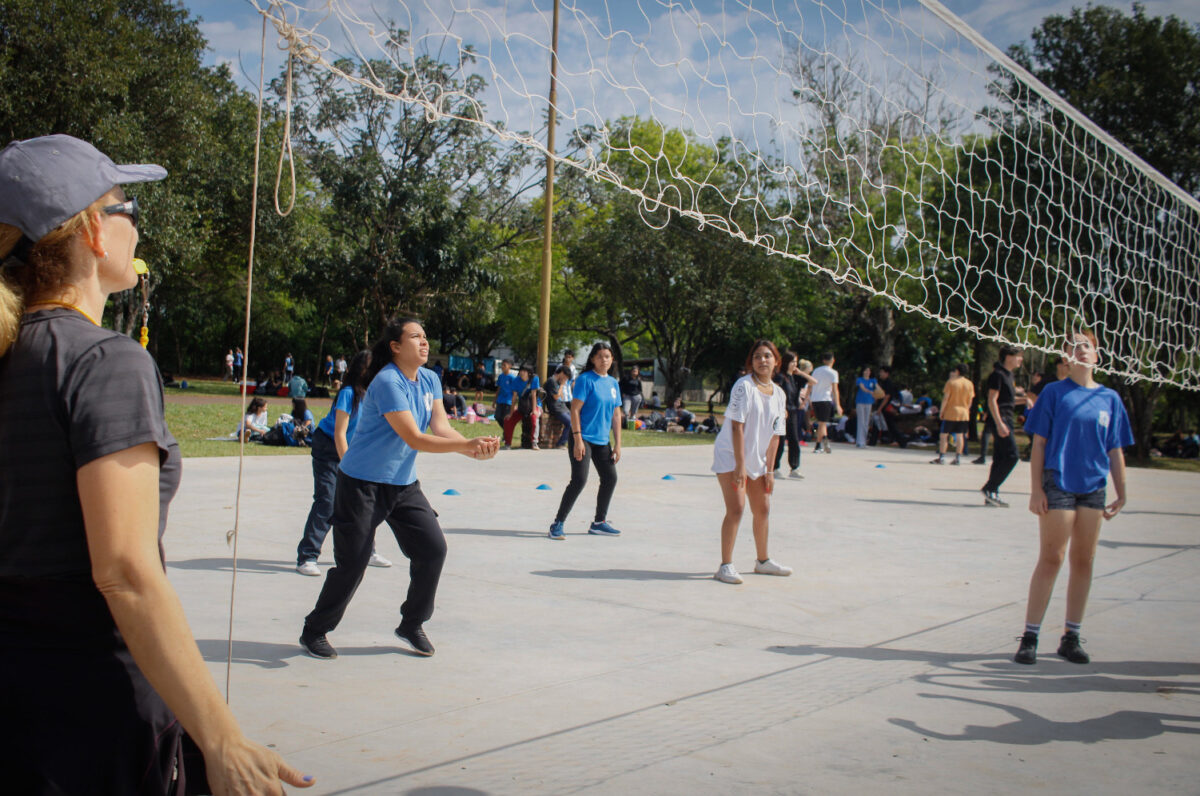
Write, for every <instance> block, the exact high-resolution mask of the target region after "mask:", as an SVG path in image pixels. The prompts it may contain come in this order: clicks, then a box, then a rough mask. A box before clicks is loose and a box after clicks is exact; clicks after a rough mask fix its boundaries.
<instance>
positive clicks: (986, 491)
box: [980, 346, 1024, 508]
mask: <svg viewBox="0 0 1200 796" xmlns="http://www.w3.org/2000/svg"><path fill="white" fill-rule="evenodd" d="M1023 360H1024V355H1023V354H1022V353H1021V352H1020V351H1019V350H1018V349H1016V348H1013V347H1012V346H1002V347H1001V348H1000V358H999V359H998V360H996V366H995V367H994V368H993V369H992V373H991V375H990V376H988V379H987V420H986V421H984V428H983V431H984V433H985V434H987V433H991V434H992V436H993V438H994V439H995V445H994V453H993V455H992V469H991V473H990V474H989V476H988V480H987V483H986V484H984V485H983V488H982V489H981V490H980V491H981V492H983V502H984V505H987V506H996V507H999V508H1008V504H1007V503H1005V502H1004V501H1003V500H1001V499H1000V486H1001V485H1002V484H1003V483H1004V481H1005V479H1007V478H1008V476H1009V474H1010V473H1012V471H1013V468H1014V467H1016V466H1017V440H1016V437H1015V436H1013V407H1014V405H1015V404H1016V398H1017V391H1016V387H1015V386H1014V385H1013V375H1012V374H1013V371H1014V370H1016V369H1017V368H1019V367H1021V362H1022V361H1023Z"/></svg>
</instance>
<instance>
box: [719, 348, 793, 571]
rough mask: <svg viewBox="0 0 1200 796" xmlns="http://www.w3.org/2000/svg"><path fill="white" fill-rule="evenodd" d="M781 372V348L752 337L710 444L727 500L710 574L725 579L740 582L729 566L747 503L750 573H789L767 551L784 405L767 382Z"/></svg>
mask: <svg viewBox="0 0 1200 796" xmlns="http://www.w3.org/2000/svg"><path fill="white" fill-rule="evenodd" d="M778 371H779V349H777V348H776V347H775V344H774V343H772V342H771V341H770V340H756V341H755V342H754V345H753V346H751V347H750V355H749V356H748V357H747V358H746V375H745V376H743V377H742V378H740V379H738V380H737V381H736V382H734V385H733V389H732V390H730V392H729V406H728V408H727V409H726V410H725V422H724V423H723V424H722V425H721V433H720V434H718V435H717V442H716V445H715V446H714V448H713V466H712V470H713V472H714V473H716V474H717V482H718V483H720V485H721V495H722V496H723V497H724V498H725V519H724V520H722V521H721V568H720V569H718V570H717V573H716V574H715V575H713V577H714V578H716V579H717V580H719V581H722V582H724V583H741V582H742V576H741V575H739V574H738V571H737V569H735V568H734V566H733V545H734V542H736V541H737V532H738V525H739V524H740V523H741V521H742V513H743V512H744V511H745V509H746V500H747V498H749V501H750V513H751V514H752V515H753V517H754V546H755V548H756V549H757V551H758V559H757V561H756V563H755V565H754V571H755V572H757V573H759V574H761V575H790V574H792V569H791V567H785V566H782V565H781V564H777V563H775V562H774V561H772V560H771V558H770V556H769V555H767V515H768V514H769V513H770V510H771V492H773V491H774V490H775V469H774V465H775V449H776V448H777V447H778V445H779V436H780V435H781V434H783V433H784V418H785V416H786V415H787V408H786V403H785V399H784V394H783V390H782V389H780V387H779V386H778V385H776V384H775V383H774V382H772V381H771V379H772V377H773V376H774V375H775V374H776V373H777V372H778Z"/></svg>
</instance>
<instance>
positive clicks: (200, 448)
mask: <svg viewBox="0 0 1200 796" xmlns="http://www.w3.org/2000/svg"><path fill="white" fill-rule="evenodd" d="M226 384H227V385H228V382H226ZM217 385H218V386H220V383H219V382H217ZM228 386H229V391H228V392H227V393H210V394H218V395H219V394H228V395H230V396H236V395H237V391H236V389H234V388H233V385H228ZM173 392H174V391H168V397H167V405H166V410H167V425H168V426H169V427H170V429H171V433H172V434H174V435H175V438H176V439H177V440H179V449H180V452H181V453H182V454H183V455H184V456H237V454H238V444H237V442H236V441H226V440H212V439H209V438H210V437H227V436H228V435H229V434H230V433H231V432H232V431H233V430H234V429H236V428H237V426H238V418H239V416H240V413H241V409H240V407H239V406H238V405H237V404H235V403H212V404H194V403H188V404H183V403H174V402H172V401H171V400H170V398H171V395H172V394H173ZM186 392H187V393H191V392H192V390H191V389H188V390H187V391H186ZM271 407H272V412H271V419H272V420H274V419H275V418H276V417H277V415H278V413H279V412H284V411H287V409H288V408H289V404H288V401H287V400H286V399H284V398H275V399H273V400H272V401H271ZM313 414H315V415H316V416H317V417H318V419H319V418H320V417H322V416H323V414H324V410H323V411H320V412H317V411H314V412H313ZM450 424H451V425H452V426H454V428H456V429H458V431H459V432H460V433H461V434H462V435H463V436H464V437H483V436H487V435H495V436H498V435H499V434H500V427H499V426H498V425H496V424H495V423H474V424H467V423H463V422H460V421H457V420H451V421H450ZM714 439H716V436H715V435H713V434H667V433H665V432H662V431H626V432H624V433H622V435H621V443H622V445H624V446H625V447H627V448H638V447H643V446H651V445H711V444H712V442H713V440H714ZM246 455H247V456H289V455H291V456H295V455H301V456H307V455H308V448H285V447H275V446H271V445H261V444H259V443H256V442H255V443H248V444H247V445H246Z"/></svg>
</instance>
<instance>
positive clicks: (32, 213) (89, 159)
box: [0, 135, 167, 243]
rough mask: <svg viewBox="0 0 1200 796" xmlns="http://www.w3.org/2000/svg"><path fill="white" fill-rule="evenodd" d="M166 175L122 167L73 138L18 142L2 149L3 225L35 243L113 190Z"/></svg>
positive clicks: (0, 198)
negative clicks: (14, 229) (8, 225)
mask: <svg viewBox="0 0 1200 796" xmlns="http://www.w3.org/2000/svg"><path fill="white" fill-rule="evenodd" d="M166 176H167V170H166V169H164V168H163V167H162V166H155V165H153V164H149V163H146V164H139V165H132V166H118V165H117V164H116V163H113V162H112V159H111V158H109V157H108V155H105V154H104V153H103V152H101V151H100V150H99V149H96V147H94V146H92V145H91V144H89V143H87V142H86V141H80V140H79V139H78V138H74V137H72V136H69V135H45V136H42V137H40V138H30V139H27V140H25V141H13V142H12V143H11V144H9V145H8V146H6V147H5V148H4V150H3V151H0V223H4V224H11V225H12V226H14V227H17V228H18V229H20V230H21V232H23V233H25V237H27V238H29V240H31V241H33V242H34V243H36V242H37V241H39V240H41V239H42V238H44V237H45V236H46V234H47V233H48V232H50V231H51V230H52V229H54V228H55V227H57V226H58V225H59V224H61V223H63V222H64V221H66V220H67V219H69V218H70V217H71V216H73V215H75V214H76V213H78V212H80V211H81V210H85V209H86V208H87V206H88V205H90V204H91V203H92V202H94V201H96V200H97V199H99V198H100V197H101V196H104V194H106V193H108V192H109V191H111V190H112V189H113V186H116V185H127V184H129V183H134V182H154V181H155V180H161V179H162V178H163V177H166Z"/></svg>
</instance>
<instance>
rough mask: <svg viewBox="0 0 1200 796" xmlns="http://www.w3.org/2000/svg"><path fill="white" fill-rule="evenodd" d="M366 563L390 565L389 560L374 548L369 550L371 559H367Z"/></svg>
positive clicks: (375, 565)
mask: <svg viewBox="0 0 1200 796" xmlns="http://www.w3.org/2000/svg"><path fill="white" fill-rule="evenodd" d="M367 563H368V564H370V565H371V566H373V567H390V566H391V565H392V562H391V561H388V560H387V559H386V558H384V557H383V556H381V555H379V553H376V552H375V551H374V550H372V551H371V560H370V561H368V562H367Z"/></svg>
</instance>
